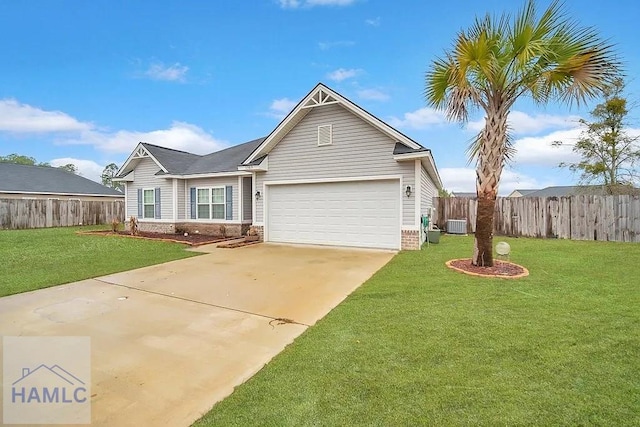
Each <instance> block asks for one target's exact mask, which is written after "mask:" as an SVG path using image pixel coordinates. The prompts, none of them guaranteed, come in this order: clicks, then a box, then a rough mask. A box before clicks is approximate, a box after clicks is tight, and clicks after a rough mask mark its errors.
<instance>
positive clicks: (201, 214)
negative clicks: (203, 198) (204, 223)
mask: <svg viewBox="0 0 640 427" xmlns="http://www.w3.org/2000/svg"><path fill="white" fill-rule="evenodd" d="M198 218H201V219H209V205H198Z"/></svg>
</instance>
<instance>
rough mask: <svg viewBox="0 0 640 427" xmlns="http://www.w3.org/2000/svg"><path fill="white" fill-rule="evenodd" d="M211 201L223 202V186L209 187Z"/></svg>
mask: <svg viewBox="0 0 640 427" xmlns="http://www.w3.org/2000/svg"><path fill="white" fill-rule="evenodd" d="M211 202H213V203H224V188H212V189H211Z"/></svg>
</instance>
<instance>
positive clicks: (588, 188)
mask: <svg viewBox="0 0 640 427" xmlns="http://www.w3.org/2000/svg"><path fill="white" fill-rule="evenodd" d="M582 194H593V195H603V194H606V191H605V189H604V187H603V186H601V185H564V186H558V187H546V188H543V189H542V190H537V191H533V192H531V193H527V194H523V196H524V197H563V196H579V195H582Z"/></svg>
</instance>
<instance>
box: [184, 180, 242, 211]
mask: <svg viewBox="0 0 640 427" xmlns="http://www.w3.org/2000/svg"><path fill="white" fill-rule="evenodd" d="M227 185H230V186H232V187H233V197H232V199H233V209H232V212H233V220H234V221H235V220H237V219H238V206H239V203H240V202H239V200H240V199H239V198H238V195H239V194H240V190H239V188H238V177H237V176H229V177H222V178H198V179H189V180H187V196H186V197H187V201H189V195H188V194H189V189H190V188H191V187H226V186H227ZM190 218H191V212H190V208H188V209H187V211H186V219H190ZM212 221H213V220H212ZM215 221H219V220H215Z"/></svg>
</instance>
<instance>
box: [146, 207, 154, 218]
mask: <svg viewBox="0 0 640 427" xmlns="http://www.w3.org/2000/svg"><path fill="white" fill-rule="evenodd" d="M154 213H155V211H154V206H153V205H144V217H145V218H153V217H154Z"/></svg>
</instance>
